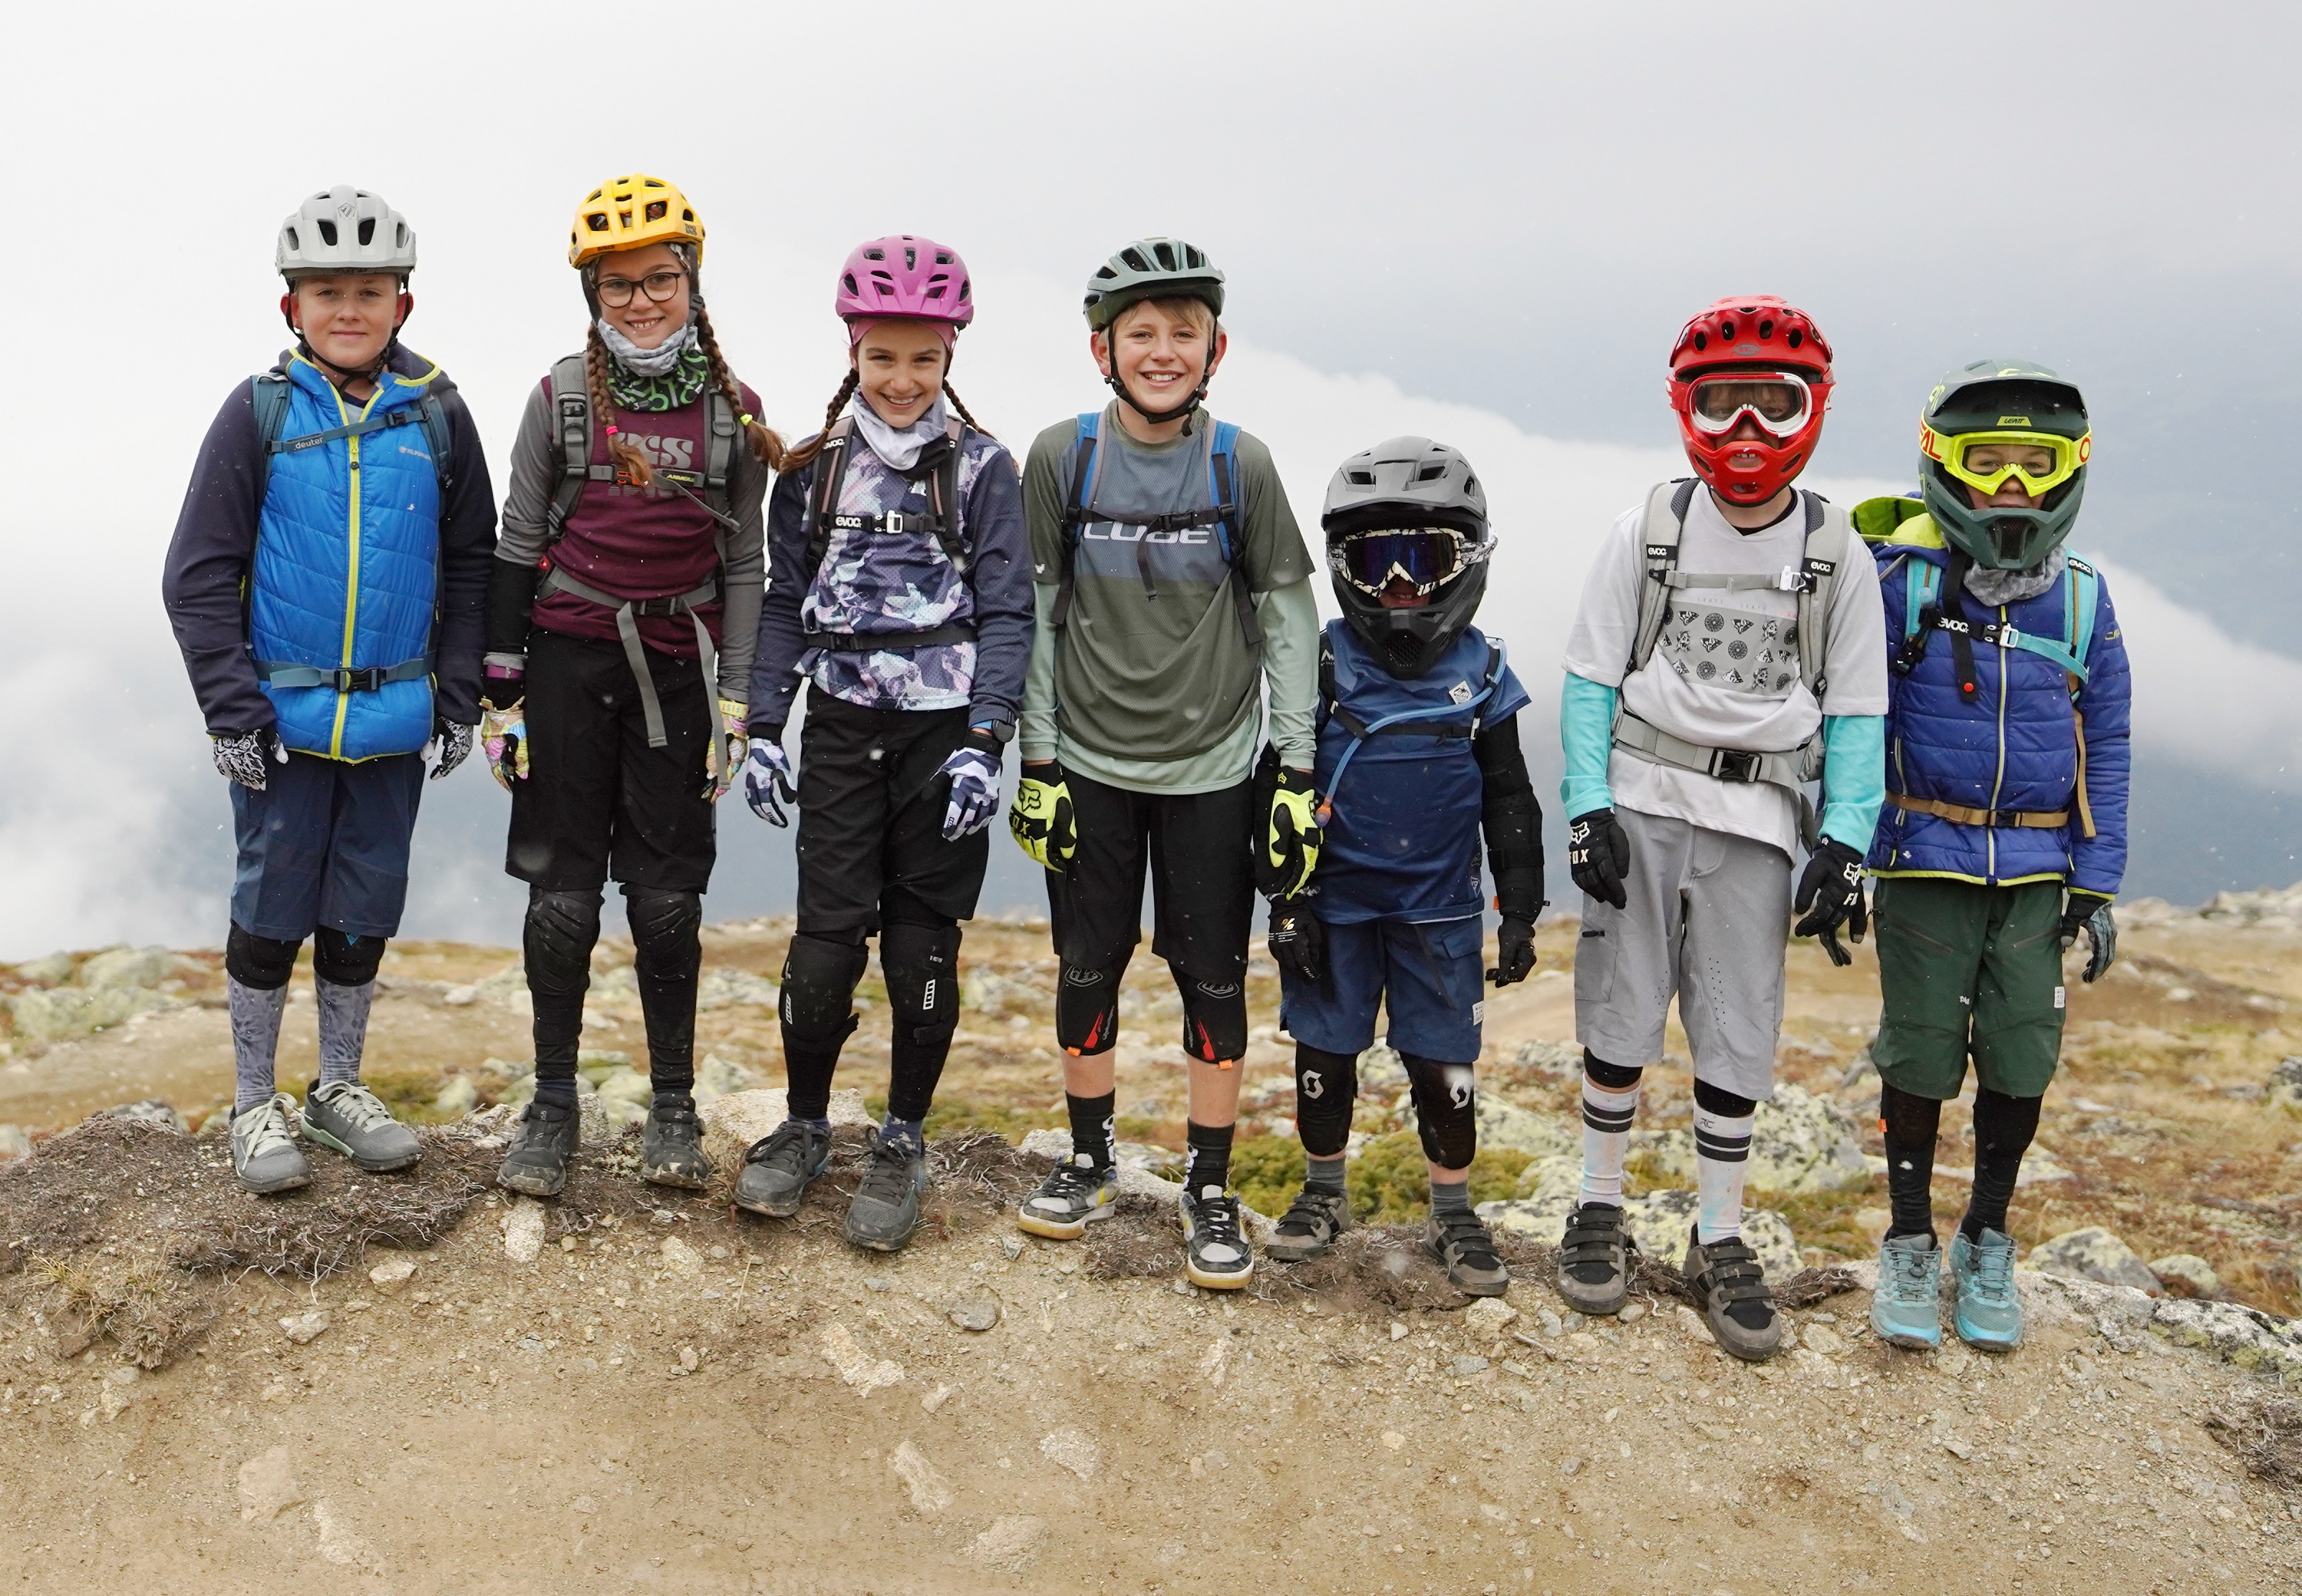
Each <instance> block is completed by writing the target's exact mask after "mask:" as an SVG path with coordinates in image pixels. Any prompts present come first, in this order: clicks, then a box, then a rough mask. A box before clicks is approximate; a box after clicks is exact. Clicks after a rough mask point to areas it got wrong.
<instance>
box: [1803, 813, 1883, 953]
mask: <svg viewBox="0 0 2302 1596" xmlns="http://www.w3.org/2000/svg"><path fill="white" fill-rule="evenodd" d="M1863 873H1864V872H1863V869H1862V855H1861V854H1860V853H1856V852H1855V851H1854V850H1853V849H1852V848H1850V847H1848V846H1847V845H1846V844H1844V843H1842V842H1840V841H1839V840H1838V839H1837V838H1836V837H1835V836H1827V837H1824V838H1823V839H1822V841H1820V842H1819V843H1817V844H1815V847H1814V852H1813V853H1810V854H1808V855H1807V861H1806V873H1805V874H1804V875H1802V876H1801V877H1800V878H1799V884H1798V895H1797V896H1796V897H1794V898H1793V899H1792V900H1791V907H1792V908H1793V909H1794V910H1796V911H1798V912H1799V913H1801V914H1802V915H1804V916H1805V917H1806V918H1804V919H1803V920H1800V921H1799V923H1798V924H1796V925H1795V926H1793V927H1792V928H1791V934H1792V935H1793V936H1794V937H1813V938H1814V939H1815V940H1816V941H1818V942H1819V943H1821V944H1822V951H1823V952H1824V953H1828V954H1829V955H1830V962H1832V963H1833V964H1836V965H1839V966H1841V967H1842V968H1843V967H1844V966H1845V965H1849V964H1852V963H1853V962H1854V955H1853V954H1852V953H1848V952H1847V951H1846V950H1845V949H1844V948H1843V947H1841V946H1839V945H1838V928H1839V927H1841V926H1844V927H1845V928H1846V929H1847V934H1848V935H1849V936H1851V937H1853V939H1854V940H1855V941H1856V942H1861V940H1862V937H1863V934H1864V933H1865V932H1867V931H1869V929H1870V905H1869V902H1868V901H1867V900H1865V899H1864V897H1863V895H1862V878H1863Z"/></svg>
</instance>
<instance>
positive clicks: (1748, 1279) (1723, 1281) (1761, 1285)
mask: <svg viewBox="0 0 2302 1596" xmlns="http://www.w3.org/2000/svg"><path fill="white" fill-rule="evenodd" d="M1697 1235H1698V1232H1697V1231H1695V1229H1694V1228H1693V1226H1692V1225H1690V1226H1688V1227H1687V1232H1686V1260H1685V1262H1684V1264H1681V1265H1680V1269H1681V1272H1682V1273H1684V1275H1685V1276H1686V1283H1687V1284H1688V1285H1690V1286H1692V1287H1693V1288H1694V1292H1695V1295H1696V1296H1698V1297H1700V1298H1702V1317H1703V1319H1704V1320H1705V1321H1706V1322H1707V1323H1709V1324H1710V1335H1711V1339H1712V1340H1716V1341H1717V1342H1718V1345H1719V1346H1720V1347H1721V1348H1724V1349H1725V1350H1726V1351H1727V1353H1728V1354H1729V1355H1730V1356H1732V1357H1739V1358H1741V1359H1742V1360H1743V1362H1744V1363H1750V1364H1762V1363H1764V1362H1766V1361H1767V1360H1768V1359H1769V1358H1770V1357H1774V1355H1775V1352H1776V1349H1777V1348H1779V1347H1781V1346H1782V1344H1783V1322H1782V1319H1781V1317H1780V1316H1779V1315H1777V1314H1776V1312H1775V1294H1774V1293H1773V1292H1772V1291H1771V1290H1769V1289H1768V1288H1767V1272H1766V1270H1765V1269H1763V1268H1762V1267H1760V1264H1759V1258H1758V1255H1757V1254H1755V1253H1753V1252H1752V1250H1751V1244H1750V1243H1749V1242H1747V1241H1745V1240H1743V1239H1742V1238H1741V1237H1740V1236H1729V1237H1727V1239H1725V1240H1723V1241H1714V1242H1712V1243H1710V1245H1709V1246H1708V1247H1705V1246H1704V1245H1703V1244H1702V1243H1701V1241H1700V1240H1698V1239H1696V1238H1697Z"/></svg>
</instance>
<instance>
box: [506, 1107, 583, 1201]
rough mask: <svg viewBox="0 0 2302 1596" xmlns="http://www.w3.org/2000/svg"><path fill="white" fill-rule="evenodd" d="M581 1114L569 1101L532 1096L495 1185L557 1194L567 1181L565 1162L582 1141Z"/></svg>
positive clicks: (530, 1192) (533, 1193)
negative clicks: (565, 1103) (533, 1097)
mask: <svg viewBox="0 0 2302 1596" xmlns="http://www.w3.org/2000/svg"><path fill="white" fill-rule="evenodd" d="M583 1130H584V1121H583V1115H582V1114H581V1113H578V1112H577V1111H576V1105H574V1104H573V1103H569V1104H567V1105H561V1104H559V1103H558V1102H556V1101H554V1100H553V1099H551V1098H550V1097H538V1098H536V1099H534V1100H533V1102H531V1103H529V1104H528V1105H527V1108H526V1110H525V1112H524V1113H522V1114H521V1115H520V1116H519V1130H517V1132H516V1133H514V1135H513V1137H512V1138H511V1150H510V1151H509V1152H508V1153H506V1154H505V1155H504V1161H503V1167H502V1168H501V1169H500V1170H498V1171H497V1172H496V1184H497V1185H499V1186H501V1187H504V1188H506V1189H509V1190H512V1191H517V1192H525V1194H526V1195H527V1196H529V1197H558V1196H559V1189H560V1188H561V1187H563V1186H565V1185H567V1161H568V1160H569V1159H571V1158H573V1157H575V1156H576V1148H577V1147H579V1146H581V1145H582V1143H583Z"/></svg>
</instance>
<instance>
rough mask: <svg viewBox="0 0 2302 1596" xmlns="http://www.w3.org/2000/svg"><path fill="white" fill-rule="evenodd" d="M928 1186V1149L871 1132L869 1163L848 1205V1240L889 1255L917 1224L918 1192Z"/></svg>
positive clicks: (900, 1244)
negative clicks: (890, 1139) (892, 1140)
mask: <svg viewBox="0 0 2302 1596" xmlns="http://www.w3.org/2000/svg"><path fill="white" fill-rule="evenodd" d="M926 1189H928V1155H927V1149H925V1148H924V1147H920V1146H918V1145H917V1144H916V1143H913V1142H909V1141H894V1142H891V1141H888V1140H887V1139H886V1138H884V1137H882V1136H881V1135H880V1134H879V1132H878V1130H873V1131H872V1132H871V1162H870V1164H869V1165H867V1166H866V1167H865V1169H864V1171H863V1180H862V1183H861V1185H859V1186H858V1187H856V1189H855V1196H854V1198H853V1200H852V1201H851V1202H849V1204H848V1205H847V1239H849V1240H850V1241H853V1243H854V1244H855V1245H856V1246H858V1247H870V1249H871V1250H872V1251H874V1252H883V1253H891V1252H895V1251H896V1250H898V1249H899V1248H901V1247H902V1246H903V1243H904V1242H906V1241H909V1240H910V1239H912V1231H916V1230H918V1229H919V1228H920V1193H921V1192H923V1191H925V1190H926Z"/></svg>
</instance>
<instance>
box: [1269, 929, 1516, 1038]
mask: <svg viewBox="0 0 2302 1596" xmlns="http://www.w3.org/2000/svg"><path fill="white" fill-rule="evenodd" d="M1326 932H1327V979H1325V980H1323V981H1319V982H1316V983H1314V982H1309V981H1302V980H1298V979H1296V978H1295V977H1293V976H1292V975H1284V976H1283V977H1282V980H1283V986H1282V989H1281V996H1280V1004H1279V1023H1280V1024H1281V1026H1282V1027H1283V1028H1285V1029H1286V1031H1287V1034H1288V1035H1290V1036H1291V1037H1294V1038H1295V1039H1296V1040H1297V1041H1298V1042H1303V1043H1307V1044H1308V1045H1310V1046H1313V1047H1316V1048H1319V1049H1320V1050H1321V1051H1323V1052H1326V1053H1354V1054H1355V1053H1361V1052H1364V1051H1365V1049H1366V1048H1368V1047H1369V1046H1373V1045H1374V1016H1375V1006H1376V1005H1377V1004H1382V1008H1383V1010H1384V1011H1385V1012H1386V1013H1387V1014H1388V1015H1389V1017H1390V1033H1389V1035H1388V1036H1387V1037H1385V1038H1384V1039H1385V1040H1386V1041H1388V1042H1389V1043H1390V1045H1391V1046H1393V1047H1395V1048H1397V1049H1398V1050H1399V1052H1401V1053H1407V1054H1414V1055H1415V1056H1416V1058H1424V1059H1429V1060H1431V1061H1432V1063H1440V1064H1474V1063H1478V1060H1479V1022H1480V1021H1482V1020H1483V1019H1484V1018H1485V1017H1486V1002H1485V998H1484V995H1483V994H1484V989H1485V979H1486V972H1485V970H1483V968H1482V967H1483V964H1484V963H1485V960H1484V959H1483V956H1482V955H1483V953H1484V951H1485V940H1486V929H1485V922H1484V921H1483V920H1482V919H1481V917H1480V916H1478V915H1475V914H1473V915H1469V916H1467V917H1466V918H1464V919H1462V920H1439V921H1436V922H1435V923H1425V924H1421V925H1416V924H1411V923H1409V922H1407V921H1405V920H1359V921H1357V922H1356V923H1354V924H1351V925H1343V926H1328V927H1327V928H1326Z"/></svg>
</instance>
